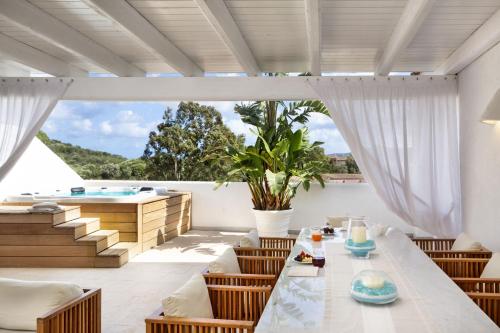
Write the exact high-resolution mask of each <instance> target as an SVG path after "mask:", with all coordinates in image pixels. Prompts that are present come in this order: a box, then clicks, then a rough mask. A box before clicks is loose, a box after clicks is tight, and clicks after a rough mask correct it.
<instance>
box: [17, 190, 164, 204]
mask: <svg viewBox="0 0 500 333" xmlns="http://www.w3.org/2000/svg"><path fill="white" fill-rule="evenodd" d="M155 195H157V192H156V191H155V190H151V191H140V187H100V188H99V187H86V188H85V192H83V193H71V191H70V189H67V190H56V191H53V192H36V191H33V192H30V193H22V194H21V193H20V194H16V195H10V196H7V201H11V202H14V201H57V202H60V201H78V202H134V201H140V200H142V199H145V198H148V197H152V196H155Z"/></svg>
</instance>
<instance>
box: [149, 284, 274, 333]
mask: <svg viewBox="0 0 500 333" xmlns="http://www.w3.org/2000/svg"><path fill="white" fill-rule="evenodd" d="M207 287H208V293H209V296H210V302H211V303H212V310H213V314H214V318H215V319H205V318H178V317H165V316H163V309H159V310H157V311H156V312H155V313H154V314H153V315H151V317H149V318H146V332H147V333H174V332H175V333H181V332H182V333H184V332H185V333H187V332H217V333H233V332H239V333H253V331H254V327H255V326H256V325H257V323H258V322H259V318H260V316H261V315H262V312H264V307H265V306H266V303H267V301H268V300H269V297H270V295H271V287H269V286H267V287H241V286H217V285H208V286H207Z"/></svg>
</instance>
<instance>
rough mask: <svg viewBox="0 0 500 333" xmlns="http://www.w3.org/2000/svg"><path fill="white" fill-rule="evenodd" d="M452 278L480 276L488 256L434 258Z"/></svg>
mask: <svg viewBox="0 0 500 333" xmlns="http://www.w3.org/2000/svg"><path fill="white" fill-rule="evenodd" d="M432 260H433V261H434V262H435V263H436V265H438V266H439V268H441V269H442V270H443V271H444V272H445V273H446V275H448V276H449V277H450V278H478V277H479V276H480V275H481V273H482V272H483V269H484V267H485V266H486V264H487V263H488V261H489V259H487V258H433V259H432Z"/></svg>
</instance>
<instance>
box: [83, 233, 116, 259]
mask: <svg viewBox="0 0 500 333" xmlns="http://www.w3.org/2000/svg"><path fill="white" fill-rule="evenodd" d="M76 241H77V242H82V243H87V242H91V243H95V246H96V252H97V253H100V252H102V251H104V250H106V249H107V248H108V247H111V246H113V245H115V244H116V243H118V241H119V232H118V230H98V231H95V232H93V233H91V234H88V235H86V236H83V237H80V238H78V239H77V240H76Z"/></svg>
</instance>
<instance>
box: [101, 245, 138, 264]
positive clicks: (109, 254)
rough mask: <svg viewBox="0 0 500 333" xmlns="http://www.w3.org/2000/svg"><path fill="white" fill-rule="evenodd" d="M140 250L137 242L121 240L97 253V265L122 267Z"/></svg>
mask: <svg viewBox="0 0 500 333" xmlns="http://www.w3.org/2000/svg"><path fill="white" fill-rule="evenodd" d="M139 251H140V247H139V244H138V243H136V242H119V243H117V244H115V245H113V246H111V247H109V248H108V249H106V250H104V251H102V252H100V253H99V254H97V258H96V261H95V265H96V267H121V266H123V265H125V264H126V263H127V262H128V261H129V260H130V259H131V258H133V257H135V256H136V255H137V254H138V253H139Z"/></svg>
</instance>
